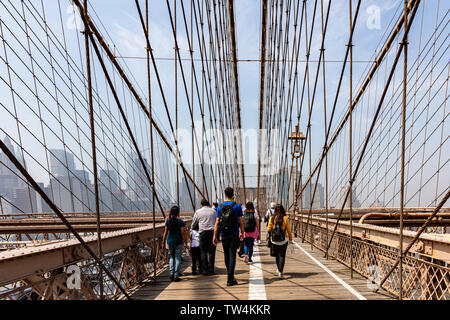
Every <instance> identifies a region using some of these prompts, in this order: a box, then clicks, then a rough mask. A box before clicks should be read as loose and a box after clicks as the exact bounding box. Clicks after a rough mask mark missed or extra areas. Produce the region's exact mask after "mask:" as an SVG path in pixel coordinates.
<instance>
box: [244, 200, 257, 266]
mask: <svg viewBox="0 0 450 320" xmlns="http://www.w3.org/2000/svg"><path fill="white" fill-rule="evenodd" d="M243 219H244V252H245V259H244V261H245V262H246V263H248V264H252V263H253V261H252V255H253V244H254V242H255V240H256V239H258V235H259V229H258V223H259V216H258V214H257V213H256V211H255V207H254V205H253V202H251V201H249V202H247V204H246V205H245V211H244V218H243Z"/></svg>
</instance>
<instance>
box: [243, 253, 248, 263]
mask: <svg viewBox="0 0 450 320" xmlns="http://www.w3.org/2000/svg"><path fill="white" fill-rule="evenodd" d="M244 261H245V263H248V255H245V258H244Z"/></svg>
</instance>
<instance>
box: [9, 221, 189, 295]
mask: <svg viewBox="0 0 450 320" xmlns="http://www.w3.org/2000/svg"><path fill="white" fill-rule="evenodd" d="M186 225H187V226H189V225H190V221H189V220H188V221H186ZM155 230H156V239H155V240H156V241H154V240H153V229H152V226H144V227H139V228H133V229H127V230H120V231H114V232H105V233H102V245H103V249H104V253H105V254H104V258H103V259H102V263H103V264H104V266H105V267H106V268H107V269H108V271H109V272H110V273H111V274H112V275H113V276H114V277H115V279H116V280H117V282H118V283H119V284H120V285H121V286H122V288H124V289H125V290H126V291H127V292H130V290H133V289H134V288H136V287H137V286H138V285H139V284H140V283H142V282H143V281H145V280H151V279H153V276H154V274H155V273H154V266H155V265H156V274H159V273H160V272H161V271H162V270H164V269H165V267H166V266H167V263H168V254H167V250H162V249H161V248H162V235H163V231H164V226H163V224H159V225H158V226H157V227H156V229H155ZM83 238H84V240H85V242H86V243H87V244H88V245H89V246H91V247H93V248H95V246H96V235H92V236H86V237H83ZM155 260H156V264H155V263H154V261H155ZM0 274H1V276H0V300H63V299H88V300H93V299H94V300H95V299H99V298H100V279H103V297H104V299H121V298H123V293H122V292H121V291H120V290H119V287H118V286H117V285H116V283H115V282H114V281H112V279H110V278H109V277H108V276H105V275H104V276H103V277H100V275H99V268H98V264H97V263H96V262H95V261H94V260H93V259H92V258H91V257H90V256H89V254H88V253H87V251H86V250H85V249H84V248H83V247H82V245H81V244H80V243H79V242H78V241H77V240H76V239H72V240H64V241H58V242H54V243H48V244H43V245H42V246H40V247H25V248H19V249H15V250H9V251H5V252H2V253H0Z"/></svg>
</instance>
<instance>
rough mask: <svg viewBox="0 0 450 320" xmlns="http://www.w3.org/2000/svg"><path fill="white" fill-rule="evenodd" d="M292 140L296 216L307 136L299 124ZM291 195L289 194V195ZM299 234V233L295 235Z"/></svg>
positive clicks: (292, 135) (291, 137) (291, 136)
mask: <svg viewBox="0 0 450 320" xmlns="http://www.w3.org/2000/svg"><path fill="white" fill-rule="evenodd" d="M288 139H289V140H291V156H292V163H294V160H295V174H294V176H295V180H294V216H295V214H296V213H297V211H298V207H297V198H298V194H297V193H298V189H297V175H298V159H299V158H300V157H301V155H302V154H303V141H304V140H305V136H304V135H303V133H302V132H300V131H299V130H298V125H296V126H295V131H294V132H292V134H291V135H290V136H289V138H288ZM300 183H301V177H300ZM288 197H289V195H288ZM295 233H297V229H295ZM295 236H297V235H295Z"/></svg>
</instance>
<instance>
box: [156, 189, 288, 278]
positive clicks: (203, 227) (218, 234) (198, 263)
mask: <svg viewBox="0 0 450 320" xmlns="http://www.w3.org/2000/svg"><path fill="white" fill-rule="evenodd" d="M224 193H225V201H224V202H223V203H222V204H220V205H219V204H217V203H214V204H213V206H212V207H211V205H210V203H209V202H208V200H206V199H202V200H201V202H200V204H201V208H200V209H198V210H197V211H196V212H195V214H194V217H193V220H192V223H191V228H190V232H189V233H188V232H187V231H186V230H185V223H184V222H183V220H182V219H180V218H179V214H180V209H179V207H177V206H174V207H172V208H171V210H170V214H169V218H168V219H167V220H166V223H165V229H164V235H163V248H167V249H168V250H169V257H170V259H169V270H170V279H171V281H180V275H181V273H180V268H181V256H182V253H183V248H184V249H189V253H190V256H191V259H192V274H193V275H197V274H198V273H200V274H203V275H205V276H208V275H213V274H215V271H214V262H215V254H216V247H217V245H218V243H219V241H221V242H222V248H223V254H224V260H225V266H226V269H227V286H234V285H236V284H237V280H236V278H235V277H234V271H235V267H236V255H237V253H238V249H240V248H242V249H241V250H239V251H240V252H239V256H244V255H245V257H244V261H245V263H247V264H252V263H253V260H252V257H253V248H254V245H255V242H258V241H259V240H260V237H261V232H260V226H261V224H260V218H259V215H258V213H257V212H256V210H255V207H254V204H253V202H247V203H246V204H245V207H244V209H243V208H242V206H241V204H239V203H236V202H235V201H233V198H234V190H233V188H231V187H227V188H226V189H225V190H224ZM264 220H265V222H266V225H267V231H268V234H267V240H268V246H269V247H270V254H271V256H273V257H275V260H276V264H277V269H278V276H279V278H280V279H283V269H284V264H285V257H286V250H287V246H288V243H289V242H291V243H292V232H291V227H290V224H289V220H288V217H287V215H286V212H285V210H284V208H283V206H282V205H281V204H276V203H271V205H270V209H269V210H268V211H267V214H266V216H265V217H264ZM219 239H220V240H219ZM188 240H190V241H188ZM166 242H167V245H166ZM188 242H190V246H188ZM242 251H243V252H242Z"/></svg>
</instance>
